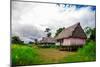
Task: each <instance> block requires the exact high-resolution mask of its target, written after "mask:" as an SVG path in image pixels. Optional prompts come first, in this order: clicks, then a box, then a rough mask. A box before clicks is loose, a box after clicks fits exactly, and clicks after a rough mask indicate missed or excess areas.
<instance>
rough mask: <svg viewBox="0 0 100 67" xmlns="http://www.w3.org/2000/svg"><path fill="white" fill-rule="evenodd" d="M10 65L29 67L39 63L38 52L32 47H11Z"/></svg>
mask: <svg viewBox="0 0 100 67" xmlns="http://www.w3.org/2000/svg"><path fill="white" fill-rule="evenodd" d="M11 53H12V54H11V56H12V65H14V66H15V65H29V64H37V63H38V62H40V60H39V55H38V51H37V50H36V49H34V48H32V47H28V46H23V45H12V49H11Z"/></svg>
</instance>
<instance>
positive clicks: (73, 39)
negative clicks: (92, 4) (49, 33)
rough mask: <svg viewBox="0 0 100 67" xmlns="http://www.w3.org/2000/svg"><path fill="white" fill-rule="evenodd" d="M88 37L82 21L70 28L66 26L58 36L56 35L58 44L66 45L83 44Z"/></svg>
mask: <svg viewBox="0 0 100 67" xmlns="http://www.w3.org/2000/svg"><path fill="white" fill-rule="evenodd" d="M86 38H87V37H86V34H85V32H84V30H83V29H82V27H81V25H80V23H76V24H74V25H72V26H70V27H68V28H65V29H64V30H63V31H62V32H61V33H59V34H58V36H57V37H55V39H56V40H57V42H56V44H57V45H61V46H65V47H72V46H78V47H80V46H83V45H84V44H85V41H86ZM72 48H73V47H72ZM72 48H71V49H72Z"/></svg>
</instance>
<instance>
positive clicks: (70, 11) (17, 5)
mask: <svg viewBox="0 0 100 67" xmlns="http://www.w3.org/2000/svg"><path fill="white" fill-rule="evenodd" d="M77 22H80V24H81V26H82V28H85V27H87V26H89V27H92V28H93V27H95V6H83V5H68V4H66V5H64V4H59V5H57V4H48V3H31V2H18V1H12V35H13V36H14V35H16V36H19V37H20V38H21V39H22V40H24V41H33V40H34V39H35V38H38V39H40V38H41V37H44V36H46V33H45V32H44V31H45V29H46V28H50V29H51V32H52V36H54V34H55V32H56V30H57V29H58V28H61V27H66V28H67V27H69V26H71V25H73V24H75V23H77Z"/></svg>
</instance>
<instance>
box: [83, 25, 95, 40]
mask: <svg viewBox="0 0 100 67" xmlns="http://www.w3.org/2000/svg"><path fill="white" fill-rule="evenodd" d="M84 30H85V33H86V35H87V37H88V39H91V40H95V38H96V28H93V29H92V28H90V27H86V28H85V29H84Z"/></svg>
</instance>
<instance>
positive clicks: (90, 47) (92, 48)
mask: <svg viewBox="0 0 100 67" xmlns="http://www.w3.org/2000/svg"><path fill="white" fill-rule="evenodd" d="M78 52H79V54H80V55H82V56H88V57H91V58H95V57H96V43H95V42H93V41H90V42H89V43H86V46H84V47H83V48H80V49H79V51H78Z"/></svg>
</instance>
